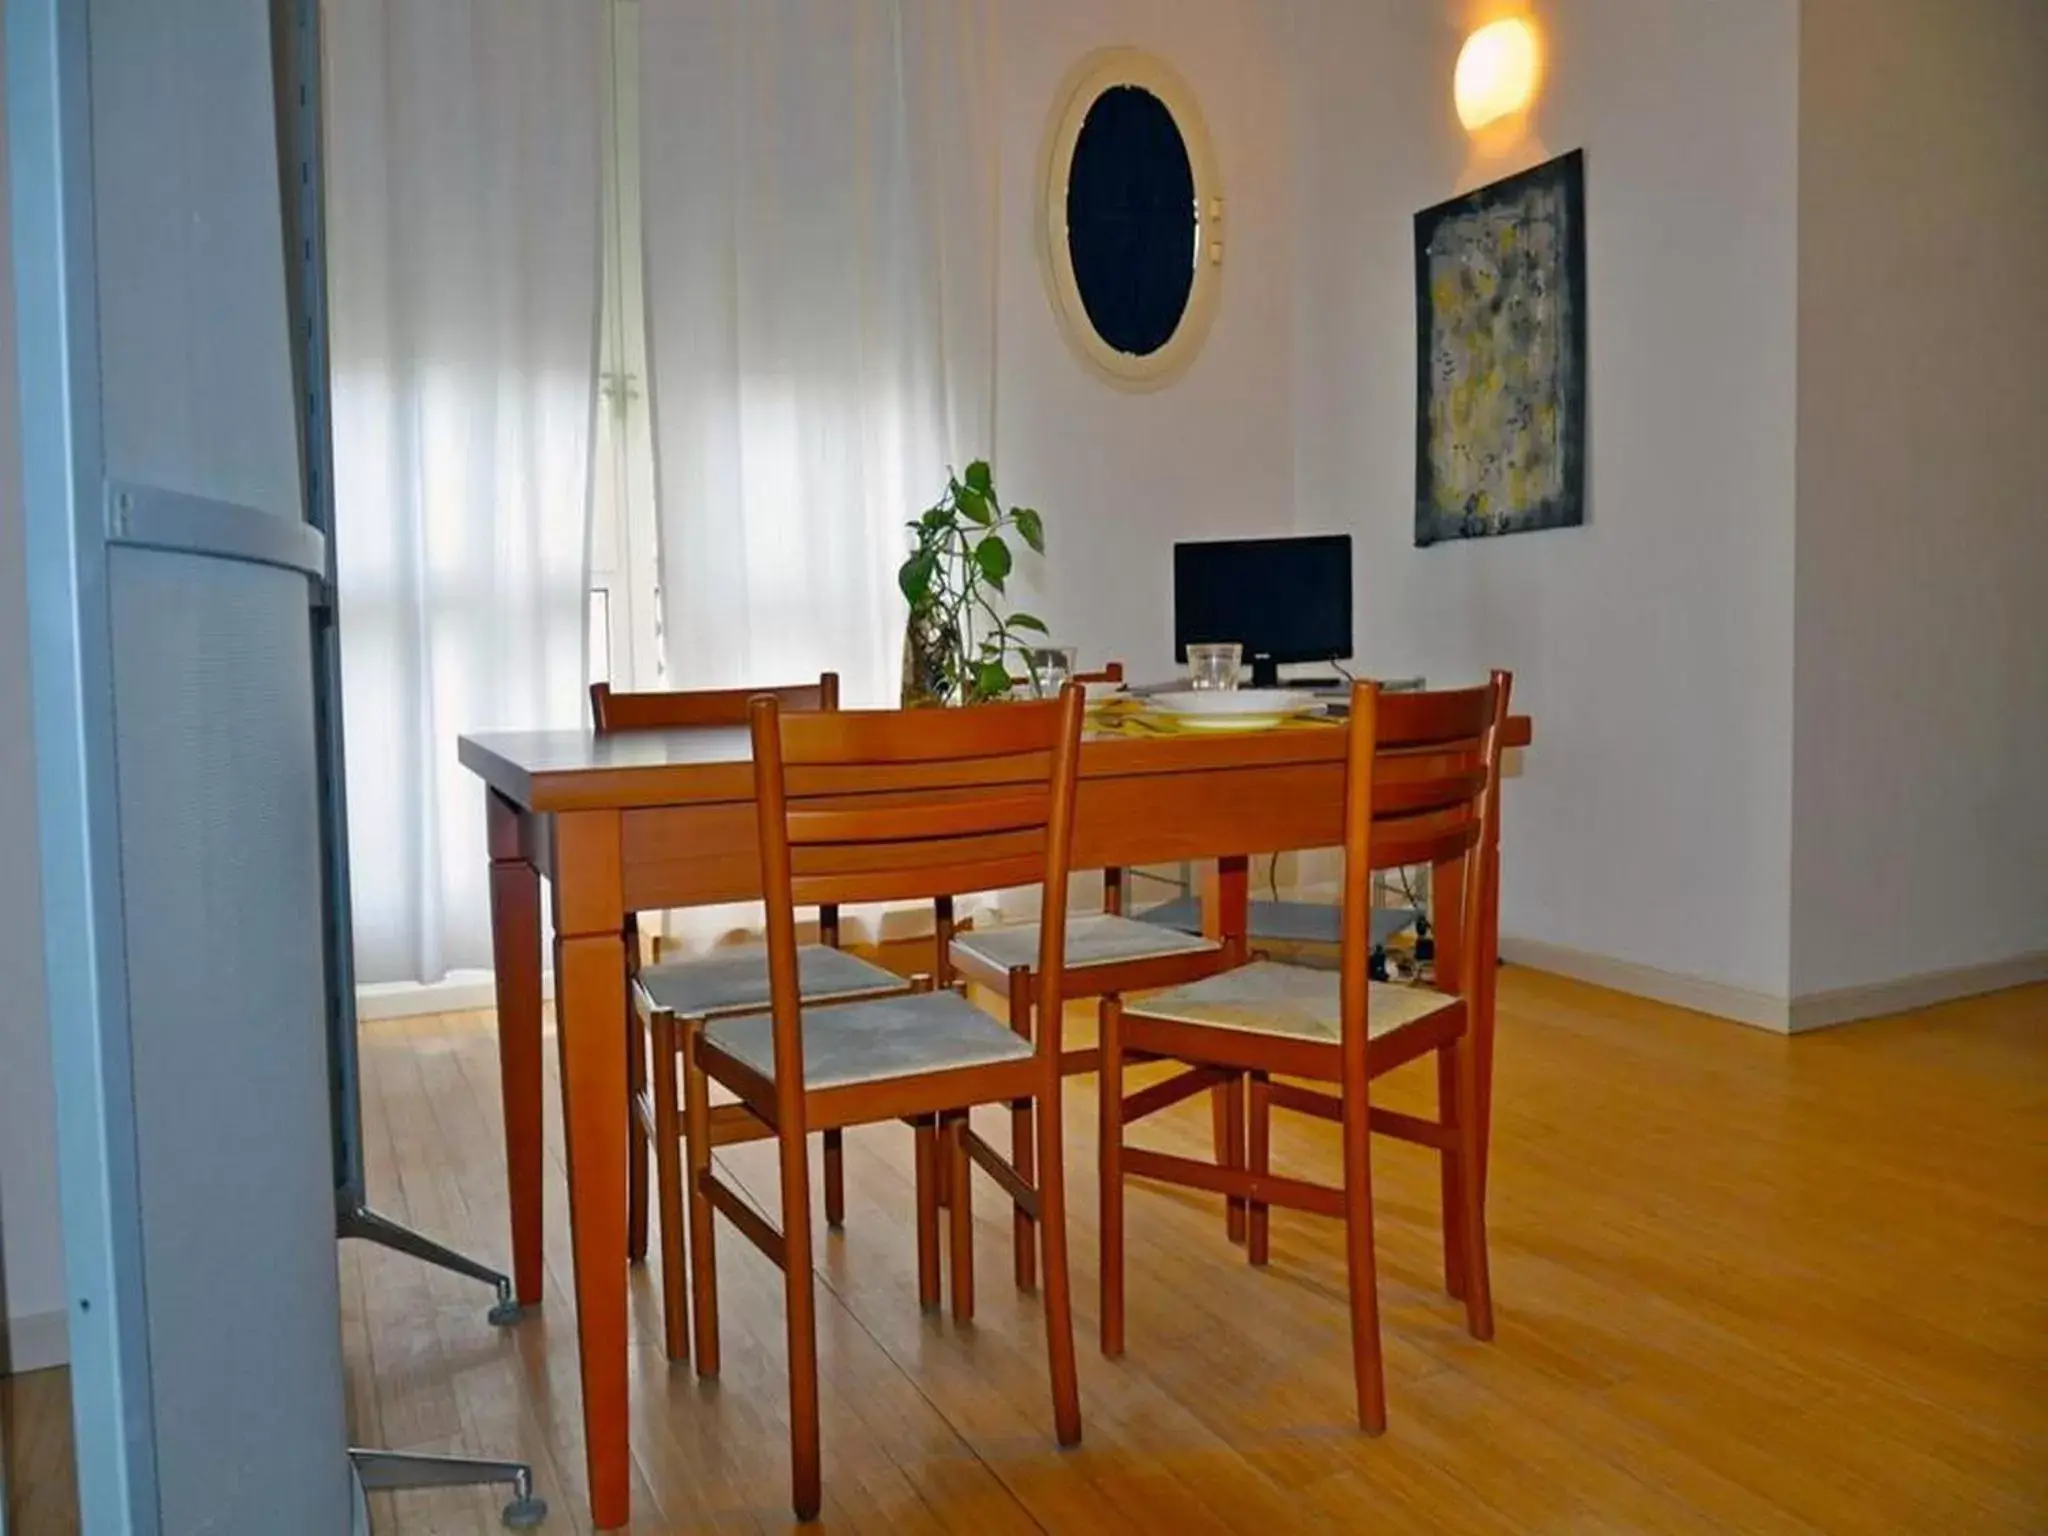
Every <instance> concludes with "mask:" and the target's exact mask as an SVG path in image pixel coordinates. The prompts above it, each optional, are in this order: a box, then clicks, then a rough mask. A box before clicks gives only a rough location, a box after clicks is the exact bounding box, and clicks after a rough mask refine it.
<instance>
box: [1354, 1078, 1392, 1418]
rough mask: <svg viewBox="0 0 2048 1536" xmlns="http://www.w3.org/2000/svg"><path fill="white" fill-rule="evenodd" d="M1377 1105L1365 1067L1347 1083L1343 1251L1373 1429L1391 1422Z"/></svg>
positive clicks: (1365, 1409)
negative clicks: (1377, 1238)
mask: <svg viewBox="0 0 2048 1536" xmlns="http://www.w3.org/2000/svg"><path fill="white" fill-rule="evenodd" d="M1371 1121H1372V1108H1371V1105H1370V1103H1369V1101H1368V1100H1367V1097H1366V1087H1365V1082H1364V1079H1363V1073H1362V1072H1361V1074H1360V1078H1359V1081H1357V1082H1355V1083H1354V1082H1346V1083H1345V1085H1344V1257H1345V1260H1346V1265H1347V1268H1348V1270H1349V1273H1350V1281H1351V1364H1352V1370H1353V1373H1354V1374H1355V1375H1356V1377H1357V1380H1358V1423H1359V1426H1360V1427H1361V1428H1362V1429H1364V1431H1365V1432H1366V1433H1367V1434H1368V1435H1377V1434H1383V1433H1384V1432H1385V1431H1386V1427H1387V1384H1386V1376H1385V1371H1384V1368H1383V1365H1382V1362H1381V1359H1380V1286H1379V1273H1378V1270H1377V1267H1376V1265H1375V1263H1374V1259H1373V1232H1372V1129H1371Z"/></svg>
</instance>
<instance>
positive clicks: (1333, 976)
mask: <svg viewBox="0 0 2048 1536" xmlns="http://www.w3.org/2000/svg"><path fill="white" fill-rule="evenodd" d="M1508 691H1509V679H1508V677H1507V674H1505V673H1500V672H1496V673H1495V674H1494V676H1493V679H1492V681H1491V682H1489V683H1488V684H1486V686H1484V687H1482V688H1472V689H1465V690H1462V691H1458V692H1443V693H1411V694H1386V695H1382V694H1381V693H1380V691H1379V689H1378V688H1377V687H1376V686H1375V685H1374V684H1371V683H1360V684H1359V685H1357V686H1356V687H1355V688H1354V689H1353V690H1352V694H1351V721H1350V727H1349V729H1350V742H1349V761H1348V766H1347V769H1346V772H1347V776H1348V782H1347V791H1346V797H1345V812H1344V902H1343V947H1342V956H1341V965H1340V969H1339V970H1338V971H1336V972H1330V971H1319V970H1309V969H1307V968H1305V967H1300V966H1292V965H1282V964H1276V963H1274V962H1272V961H1259V962H1257V963H1255V964H1252V965H1248V966H1245V967H1243V968H1242V969H1240V970H1236V971H1229V972H1225V973H1222V974H1219V975H1215V976H1211V977H1209V978H1207V979H1205V980H1202V981H1199V982H1195V983H1193V984H1191V985H1188V986H1183V987H1176V988H1173V989H1171V990H1169V991H1166V992H1162V993H1157V994H1154V995H1151V996H1147V997H1144V998H1142V999H1139V1000H1138V1001H1136V1002H1134V1003H1131V1004H1130V1005H1128V1006H1126V1005H1123V1004H1122V1003H1120V1002H1119V1001H1118V1000H1116V999H1114V998H1112V999H1111V1000H1110V1001H1109V1003H1108V1005H1107V1006H1106V1007H1105V1009H1104V1015H1105V1017H1104V1020H1103V1040H1102V1077H1101V1100H1100V1102H1101V1116H1102V1154H1101V1155H1102V1349H1103V1353H1105V1354H1107V1355H1112V1356H1114V1355H1121V1354H1122V1353H1123V1351H1124V1210H1123V1204H1124V1180H1125V1179H1126V1178H1129V1177H1133V1176H1135V1177H1139V1178H1150V1179H1158V1180H1161V1181H1163V1182H1165V1183H1170V1184H1178V1185H1182V1186H1185V1187H1189V1188H1194V1189H1205V1190H1213V1191H1217V1192H1220V1193H1223V1194H1225V1195H1237V1196H1239V1197H1241V1198H1242V1199H1243V1200H1245V1201H1246V1202H1247V1206H1248V1210H1249V1233H1248V1240H1247V1247H1248V1248H1249V1250H1250V1255H1249V1256H1250V1259H1251V1262H1252V1263H1254V1264H1261V1265H1263V1264H1264V1263H1265V1262H1266V1261H1267V1258H1268V1253H1269V1237H1268V1211H1269V1208H1270V1207H1271V1206H1274V1205H1281V1206H1286V1207H1289V1208H1290V1209H1296V1210H1305V1211H1313V1212H1316V1213H1318V1214H1321V1215H1325V1216H1338V1217H1341V1218H1343V1220H1344V1223H1345V1229H1346V1234H1345V1235H1346V1242H1345V1249H1346V1255H1347V1258H1348V1261H1349V1264H1348V1267H1349V1271H1350V1289H1351V1346H1352V1363H1353V1367H1354V1370H1355V1372H1356V1376H1357V1383H1358V1418H1359V1423H1360V1424H1361V1425H1362V1426H1363V1427H1364V1428H1365V1430H1366V1432H1367V1433H1368V1434H1378V1433H1380V1432H1381V1431H1382V1430H1383V1429H1385V1427H1386V1414H1387V1410H1386V1390H1385V1384H1384V1379H1383V1375H1382V1370H1381V1361H1380V1331H1379V1286H1378V1279H1377V1275H1376V1272H1375V1268H1374V1261H1373V1228H1372V1220H1373V1216H1372V1168H1371V1156H1370V1145H1369V1143H1370V1134H1369V1133H1370V1132H1371V1131H1378V1132H1381V1133H1382V1134H1385V1135H1391V1136H1394V1137H1397V1138H1399V1139H1401V1140H1404V1141H1412V1142H1417V1143H1419V1144H1421V1145H1423V1146H1426V1147H1434V1148H1435V1149H1436V1150H1437V1151H1438V1152H1439V1153H1440V1154H1441V1155H1442V1157H1443V1159H1444V1180H1443V1184H1444V1191H1445V1196H1446V1198H1445V1204H1444V1213H1443V1222H1444V1248H1445V1271H1446V1274H1447V1275H1448V1276H1453V1277H1455V1278H1456V1281H1457V1283H1458V1285H1459V1288H1460V1289H1462V1291H1463V1299H1464V1302H1465V1319H1466V1326H1467V1327H1468V1328H1469V1329H1470V1330H1471V1332H1472V1335H1473V1336H1474V1337H1475V1338H1479V1339H1490V1338H1492V1337H1493V1303H1492V1295H1491V1289H1490V1284H1489V1276H1488V1272H1487V1257H1486V1227H1485V1220H1484V1215H1483V1207H1482V1201H1483V1189H1482V1181H1481V1162H1480V1157H1481V1153H1480V1147H1479V1103H1478V1078H1477V1073H1476V1070H1475V1066H1476V1062H1475V1056H1476V1053H1477V1050H1478V1048H1479V1045H1480V1042H1478V1041H1477V1040H1476V1039H1475V1035H1476V1032H1477V1031H1479V1030H1482V1029H1490V1028H1491V1026H1492V1020H1491V1018H1490V1017H1488V1016H1486V1015H1485V1008H1484V994H1483V992H1482V989H1481V987H1480V966H1481V965H1482V964H1484V963H1486V961H1485V960H1484V958H1483V957H1482V955H1481V952H1480V951H1481V946H1480V945H1479V944H1477V943H1469V942H1468V943H1465V944H1464V945H1462V947H1461V950H1460V954H1461V956H1462V964H1461V966H1460V970H1459V974H1458V975H1456V976H1455V977H1449V978H1445V977H1439V978H1438V983H1439V985H1438V986H1437V987H1422V986H1395V985H1392V984H1389V983H1386V982H1374V981H1370V980H1369V979H1368V976H1367V971H1366V966H1367V958H1368V947H1369V944H1370V928H1369V919H1368V912H1367V906H1368V903H1369V900H1370V896H1369V893H1368V887H1369V885H1370V882H1371V875H1372V871H1374V870H1376V869H1382V868H1387V867H1390V866H1393V865H1399V864H1429V865H1431V866H1432V867H1434V868H1436V869H1438V870H1439V871H1441V870H1443V869H1444V868H1445V866H1447V865H1450V864H1452V863H1454V862H1455V863H1458V864H1460V865H1462V868H1463V875H1464V881H1463V887H1462V888H1463V893H1464V897H1463V911H1462V914H1461V916H1460V922H1461V925H1462V932H1463V933H1465V934H1479V933H1482V932H1484V931H1485V929H1484V927H1483V926H1482V922H1481V919H1482V915H1483V914H1484V913H1485V912H1486V911H1487V910H1488V907H1489V904H1490V903H1491V902H1492V901H1493V900H1494V899H1495V893H1494V891H1493V890H1492V889H1491V888H1490V886H1489V884H1488V882H1487V880H1486V879H1485V877H1484V874H1483V871H1484V870H1485V868H1486V867H1487V864H1488V860H1487V858H1486V854H1487V851H1488V850H1489V849H1491V848H1492V846H1493V845H1494V839H1495V837H1496V835H1497V829H1498V825H1499V804H1500V742H1501V736H1502V730H1503V726H1504V724H1505V721H1506V719H1507V705H1508ZM1439 915H1440V916H1442V914H1439ZM1132 1051H1142V1052H1144V1053H1146V1054H1147V1055H1150V1056H1154V1057H1167V1058H1170V1059H1172V1060H1174V1061H1177V1062H1180V1063H1182V1064H1184V1065H1186V1066H1187V1068H1188V1069H1189V1070H1188V1071H1187V1072H1185V1073H1183V1074H1181V1075H1180V1076H1179V1077H1176V1078H1173V1079H1169V1080H1168V1081H1166V1082H1164V1083H1158V1084H1154V1085H1152V1086H1150V1087H1147V1088H1145V1089H1142V1090H1140V1091H1139V1092H1137V1093H1134V1094H1132V1095H1130V1096H1129V1097H1126V1096H1125V1095H1124V1093H1123V1089H1122V1083H1121V1076H1122V1073H1121V1066H1122V1062H1123V1058H1124V1055H1125V1053H1127V1052H1132ZM1431 1052H1434V1053H1435V1054H1436V1058H1437V1065H1438V1074H1437V1083H1438V1094H1439V1103H1438V1115H1439V1118H1438V1119H1436V1120H1427V1119H1424V1118H1422V1117H1419V1116H1412V1115H1405V1114H1398V1113H1396V1112H1394V1111H1392V1110H1389V1109H1384V1108H1381V1107H1378V1106H1376V1105H1374V1104H1373V1103H1372V1102H1371V1094H1370V1085H1371V1083H1372V1080H1373V1079H1374V1078H1376V1077H1379V1076H1380V1075H1382V1074H1383V1073H1386V1072H1389V1071H1391V1070H1392V1069H1393V1068H1395V1067H1398V1066H1400V1065H1402V1064H1403V1063H1405V1062H1409V1061H1413V1060H1415V1059H1417V1058H1418V1057H1421V1056H1425V1055H1428V1054H1429V1053H1431ZM1281 1075H1284V1076H1286V1077H1287V1078H1290V1079H1301V1078H1307V1079H1310V1080H1312V1081H1316V1082H1322V1083H1334V1084H1336V1085H1337V1086H1338V1092H1337V1093H1336V1094H1334V1095H1333V1094H1329V1093H1325V1092H1322V1091H1320V1090H1314V1089H1309V1088H1303V1087H1298V1086H1295V1085H1294V1084H1292V1083H1283V1082H1276V1081H1275V1080H1274V1079H1275V1078H1276V1077H1277V1076H1281ZM1238 1080H1242V1081H1245V1082H1246V1083H1247V1084H1248V1087H1249V1100H1250V1121H1249V1132H1250V1146H1249V1152H1248V1157H1247V1163H1248V1166H1246V1167H1244V1168H1236V1167H1231V1166H1225V1165H1222V1163H1223V1162H1224V1160H1219V1164H1209V1163H1203V1162H1199V1161H1196V1160H1194V1159H1191V1158H1184V1157H1176V1156H1169V1155H1167V1154H1165V1153H1161V1152H1153V1151H1146V1150H1143V1149H1140V1148H1136V1147H1128V1146H1126V1145H1125V1143H1124V1127H1125V1125H1127V1124H1128V1123H1129V1122H1131V1121H1134V1120H1137V1119H1139V1118H1141V1117H1142V1116H1144V1115H1147V1114H1150V1113H1152V1112H1153V1111H1154V1110H1156V1109H1159V1108H1162V1107H1164V1106H1165V1105H1166V1104H1168V1103H1172V1102H1175V1101H1176V1100H1178V1099H1180V1098H1185V1097H1187V1096H1188V1095H1189V1094H1191V1093H1194V1092H1199V1091H1201V1090H1202V1089H1203V1088H1206V1087H1210V1086H1213V1085H1214V1084H1216V1083H1219V1082H1232V1081H1238ZM1275 1107H1278V1108H1282V1109H1294V1110H1299V1111H1303V1112H1305V1113H1308V1114H1312V1115H1317V1116H1320V1117H1322V1118H1324V1119H1329V1120H1336V1121H1339V1122H1340V1123H1341V1124H1342V1125H1343V1127H1344V1136H1343V1168H1344V1178H1343V1187H1342V1188H1341V1189H1332V1188H1328V1187H1326V1186H1323V1185H1319V1184H1312V1183H1309V1182H1307V1181H1305V1180H1301V1179H1294V1178H1288V1177H1283V1176H1281V1175H1277V1174H1275V1173H1273V1172H1272V1170H1271V1167H1270V1157H1269V1154H1270V1144H1271V1137H1270V1123H1271V1122H1270V1116H1271V1114H1272V1111H1273V1109H1274V1108H1275Z"/></svg>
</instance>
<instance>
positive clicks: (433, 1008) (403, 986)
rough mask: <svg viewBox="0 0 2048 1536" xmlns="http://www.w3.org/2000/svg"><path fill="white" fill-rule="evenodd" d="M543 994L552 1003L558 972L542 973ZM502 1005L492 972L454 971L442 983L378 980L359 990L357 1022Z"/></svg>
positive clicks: (456, 1011) (459, 1011)
mask: <svg viewBox="0 0 2048 1536" xmlns="http://www.w3.org/2000/svg"><path fill="white" fill-rule="evenodd" d="M540 995H541V996H542V997H543V998H545V999H548V1000H552V999H553V998H554V995H555V973H554V972H553V971H542V972H541V975H540ZM497 1006H498V983H497V979H496V978H495V977H494V976H493V975H492V974H491V973H490V972H489V971H450V972H449V973H448V974H447V975H446V976H444V977H442V978H441V979H440V980H439V981H378V982H370V983H367V984H365V985H363V986H360V987H357V988H356V1020H357V1022H358V1023H364V1024H367V1023H369V1022H370V1021H371V1020H372V1019H409V1018H413V1017H415V1016H417V1015H419V1014H423V1013H467V1012H470V1011H471V1010H472V1009H478V1008H495V1007H497Z"/></svg>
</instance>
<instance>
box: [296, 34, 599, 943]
mask: <svg viewBox="0 0 2048 1536" xmlns="http://www.w3.org/2000/svg"><path fill="white" fill-rule="evenodd" d="M325 12H326V13H325V26H326V33H327V71H328V80H327V92H328V96H327V99H328V113H327V124H326V132H327V153H328V177H329V182H328V187H329V210H328V231H327V238H328V261H329V295H330V304H331V325H332V333H333V361H332V373H333V387H334V438H335V498H336V546H337V548H336V559H337V565H338V571H339V581H340V604H341V633H342V653H343V672H344V705H345V710H346V729H347V733H348V789H349V821H350V857H351V861H352V863H353V866H354V899H355V929H356V950H357V968H358V973H359V975H360V977H361V979H362V980H363V981H365V982H380V981H435V980H439V979H440V978H442V977H443V976H444V975H445V974H446V973H448V972H449V971H451V970H459V969H469V968H487V967H488V966H489V965H490V963H491V949H490V921H489V906H488V896H487V889H486V888H487V883H488V882H487V876H486V868H485V853H484V839H483V829H484V820H483V806H482V804H481V803H480V798H479V796H478V793H477V786H476V781H475V779H474V778H473V777H472V776H471V775H469V774H467V773H464V772H462V771H460V769H459V767H458V765H457V763H456V759H455V738H456V735H457V733H458V732H461V731H466V730H474V729H482V728H489V727H493V726H513V727H546V726H573V725H576V724H577V723H578V722H579V721H580V720H581V719H582V718H583V702H582V689H583V682H584V666H585V657H584V650H585V644H586V633H587V632H586V628H585V620H584V593H585V590H586V581H585V573H586V567H587V562H588V555H587V550H586V544H587V529H588V524H589V506H590V482H591V434H592V417H593V409H594V403H595V397H596V375H597V340H598V312H599V272H600V248H601V232H600V207H601V199H602V181H601V158H600V132H601V123H602V113H603V78H604V76H603V71H604V69H605V57H604V50H605V32H604V26H605V15H604V10H603V8H602V6H600V5H598V4H596V3H576V0H329V3H328V4H327V6H326V8H325Z"/></svg>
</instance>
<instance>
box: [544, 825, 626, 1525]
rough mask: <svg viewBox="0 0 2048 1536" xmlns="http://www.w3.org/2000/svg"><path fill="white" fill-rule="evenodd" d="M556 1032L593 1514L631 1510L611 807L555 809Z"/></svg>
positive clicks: (609, 1518) (620, 1018)
mask: <svg viewBox="0 0 2048 1536" xmlns="http://www.w3.org/2000/svg"><path fill="white" fill-rule="evenodd" d="M554 891H555V933H556V939H555V954H556V961H555V1020H556V1022H555V1033H556V1039H557V1042H558V1044H559V1046H560V1049H561V1060H562V1119H563V1124H564V1127H565V1129H566V1132H567V1141H568V1165H569V1228H570V1234H571V1240H572V1243H573V1246H574V1249H575V1276H576V1342H577V1349H578V1353H579V1355H580V1357H581V1364H582V1376H583V1440H584V1455H585V1457H586V1459H587V1461H588V1465H589V1472H590V1515H591V1523H592V1524H593V1525H594V1526H596V1527H597V1529H599V1530H611V1529H613V1528H614V1527H617V1526H622V1525H624V1524H626V1522H627V1520H628V1519H629V1518H630V1517H631V1514H632V1489H631V1469H632V1454H631V1450H630V1447H629V1446H628V1444H627V1396H626V1365H627V1351H626V1136H627V1129H628V1128H627V1123H626V1022H625V1021H626V982H625V977H626V954H625V944H624V941H623V939H622V937H621V935H620V928H621V926H622V925H623V923H624V921H625V914H624V913H623V912H622V911H621V910H620V885H619V816H618V813H617V812H616V811H582V812H577V813H575V814H562V815H558V816H557V817H556V818H555V882H554Z"/></svg>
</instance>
